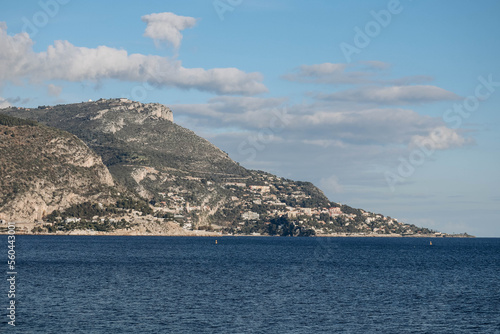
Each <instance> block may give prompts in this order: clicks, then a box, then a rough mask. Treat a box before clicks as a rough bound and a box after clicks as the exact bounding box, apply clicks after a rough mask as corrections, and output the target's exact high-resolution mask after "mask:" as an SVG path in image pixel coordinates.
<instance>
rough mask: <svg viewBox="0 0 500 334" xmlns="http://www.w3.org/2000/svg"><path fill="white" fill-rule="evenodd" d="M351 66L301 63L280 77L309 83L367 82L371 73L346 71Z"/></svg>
mask: <svg viewBox="0 0 500 334" xmlns="http://www.w3.org/2000/svg"><path fill="white" fill-rule="evenodd" d="M352 67H353V65H350V64H343V63H339V64H333V63H323V64H314V65H301V66H299V67H298V68H297V69H296V70H295V73H288V74H285V75H283V76H282V78H283V79H285V80H289V81H298V82H310V83H325V84H359V83H365V82H368V81H369V78H370V77H371V76H372V75H373V74H371V73H368V72H360V71H347V70H348V69H350V68H352Z"/></svg>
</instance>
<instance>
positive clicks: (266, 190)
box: [250, 186, 271, 193]
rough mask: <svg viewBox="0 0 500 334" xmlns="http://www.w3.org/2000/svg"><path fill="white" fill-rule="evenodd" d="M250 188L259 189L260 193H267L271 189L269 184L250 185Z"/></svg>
mask: <svg viewBox="0 0 500 334" xmlns="http://www.w3.org/2000/svg"><path fill="white" fill-rule="evenodd" d="M250 190H254V191H260V192H261V193H268V192H270V191H271V187H269V186H250Z"/></svg>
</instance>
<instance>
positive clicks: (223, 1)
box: [212, 0, 243, 21]
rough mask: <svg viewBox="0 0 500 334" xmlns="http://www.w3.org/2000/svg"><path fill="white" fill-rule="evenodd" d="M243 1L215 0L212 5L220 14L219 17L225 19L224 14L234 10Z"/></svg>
mask: <svg viewBox="0 0 500 334" xmlns="http://www.w3.org/2000/svg"><path fill="white" fill-rule="evenodd" d="M242 3H243V0H214V2H212V5H213V7H214V9H215V12H216V13H217V16H219V19H220V20H221V21H224V15H226V12H232V11H233V10H234V9H235V8H236V7H238V6H239V5H241V4H242Z"/></svg>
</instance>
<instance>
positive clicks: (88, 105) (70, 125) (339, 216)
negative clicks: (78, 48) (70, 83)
mask: <svg viewBox="0 0 500 334" xmlns="http://www.w3.org/2000/svg"><path fill="white" fill-rule="evenodd" d="M0 113H3V114H6V115H9V116H14V117H18V118H21V119H26V120H32V121H36V122H40V123H42V124H44V126H40V125H37V126H36V125H35V126H31V128H36V129H43V131H45V132H49V133H52V135H53V136H56V133H57V135H58V136H63V134H64V135H66V136H68V134H66V132H64V131H67V132H69V133H71V134H73V135H74V136H71V138H73V140H74V143H72V144H69V143H67V144H68V145H66V146H68V147H70V146H73V145H75V146H77V147H79V148H81V150H82V152H83V149H84V148H85V149H86V151H85V152H87V153H88V154H90V155H91V154H94V155H93V157H94V160H93V161H95V165H96V166H97V164H98V163H99V166H100V168H101V170H102V171H101V174H102V175H104V174H105V173H106V171H108V170H109V173H110V174H111V175H112V177H113V179H112V180H111V179H110V178H108V181H109V182H108V183H107V184H106V185H107V186H108V187H111V188H112V187H113V184H114V187H115V193H119V192H120V191H118V190H116V189H117V187H118V188H119V187H122V188H121V189H127V191H128V192H129V195H127V196H129V198H133V199H131V200H126V201H123V200H122V201H121V202H120V203H121V204H118V202H116V203H115V204H114V205H113V204H112V202H113V201H108V202H110V203H111V204H109V205H110V206H109V208H110V209H109V211H110V212H112V211H113V210H115V211H116V209H117V208H121V209H129V211H127V212H125V213H124V212H114V213H113V214H108V215H106V214H104V213H103V212H101V211H99V210H97V211H96V209H95V208H96V207H95V205H94V204H92V203H95V202H96V200H98V198H97V197H96V198H94V197H91V196H87V197H86V198H85V200H84V199H83V198H81V201H83V200H84V202H85V203H87V204H86V206H84V207H82V206H81V205H80V206H77V207H75V206H72V207H70V208H67V205H64V206H61V207H60V208H58V209H55V208H56V207H57V205H55V204H54V205H52V204H51V205H47V208H46V209H45V211H46V214H47V216H46V217H45V220H46V221H47V222H49V223H51V224H53V225H52V226H57V229H59V230H63V231H68V230H69V229H71V228H73V229H79V228H82V226H81V225H78V224H77V225H68V223H67V222H66V223H64V220H67V219H72V218H79V219H82V217H80V216H84V217H83V218H84V219H83V220H82V221H84V222H86V224H87V225H85V226H87V227H88V226H89V225H88V224H90V223H89V221H90V222H92V221H95V220H96V219H97V220H101V221H102V220H106V221H112V220H113V221H116V220H117V219H121V220H123V221H124V222H129V223H134V222H137V221H140V220H141V219H142V218H139V217H141V216H148V217H149V216H150V217H151V218H149V220H147V219H146V220H147V221H148V222H149V223H151V221H153V220H154V221H156V222H157V225H155V224H153V225H151V224H149V223H148V224H149V225H147V226H148V227H147V228H145V227H144V226H145V225H144V224H142V225H141V226H142V229H143V231H146V232H147V231H150V232H151V233H159V234H161V233H164V232H165V231H164V230H162V229H161V226H163V224H167V223H168V224H172V223H175V224H177V225H176V226H178V227H182V228H183V229H184V230H185V231H193V230H195V231H200V230H203V231H218V232H222V233H231V234H271V235H272V234H278V235H312V234H346V233H347V234H352V233H354V234H370V235H379V234H399V235H403V234H411V235H417V234H421V235H427V234H429V233H431V232H432V231H430V230H428V229H425V228H418V227H416V226H413V225H407V224H403V223H401V222H398V221H397V220H396V219H393V218H390V217H386V216H383V215H381V214H375V213H370V212H366V211H364V210H361V209H354V208H351V207H349V206H347V205H341V204H339V203H335V202H331V201H330V200H329V199H328V198H327V197H326V196H325V195H324V194H323V192H322V191H321V190H319V189H318V188H316V187H315V186H314V185H313V184H311V183H309V182H298V181H292V180H287V179H283V178H280V177H277V176H275V175H272V174H269V173H266V172H263V171H255V170H247V169H245V168H243V167H242V166H240V165H239V164H238V163H237V162H235V161H233V160H231V159H230V158H229V156H228V155H227V154H226V153H225V152H223V151H222V150H220V149H219V148H217V147H216V146H214V145H213V144H211V143H210V142H208V141H207V140H205V139H203V138H201V137H199V136H197V135H196V134H195V133H194V132H192V131H190V130H188V129H185V128H183V127H181V126H179V125H177V124H175V123H174V122H173V113H172V111H171V110H170V109H169V108H167V107H166V106H163V105H161V104H156V103H150V104H143V103H139V102H134V101H129V100H127V99H109V100H104V99H101V100H99V101H95V102H91V101H90V102H84V103H76V104H68V105H57V106H40V107H38V108H15V107H11V108H6V109H1V110H0ZM47 126H50V127H54V128H58V129H60V130H55V129H50V128H48V127H47ZM27 128H30V125H20V126H17V127H16V134H17V135H19V136H29V135H30V134H24V133H31V132H30V131H32V130H30V131H27V130H26V129H27ZM61 130H64V131H61ZM12 131H13V130H12ZM39 131H42V130H39ZM75 136H76V137H75ZM77 137H78V138H77ZM6 138H7V137H6ZM8 139H9V140H8V141H6V142H5V144H4V145H6V146H5V150H11V152H14V151H15V150H17V149H18V146H22V145H21V142H23V141H22V140H21V141H20V142H19V143H17V144H16V143H14V142H12V140H11V139H10V138H8ZM52 139H53V138H52ZM52 139H51V138H50V137H49V136H48V135H47V139H46V143H52V141H51V140H52ZM80 140H81V141H80ZM56 142H57V141H56ZM83 143H85V144H83ZM40 145H42V142H41V143H40ZM43 145H46V144H43ZM43 145H42V146H43ZM66 146H64V147H53V148H51V149H50V152H49V151H47V152H45V151H46V150H45V149H44V148H43V147H40V150H41V151H42V152H45V153H44V154H46V155H50V154H55V156H54V157H53V159H54V160H56V161H57V163H55V164H54V166H58V165H59V164H69V162H70V161H71V156H72V155H73V154H75V153H74V152H73V151H69V148H68V147H66ZM9 147H10V148H9ZM48 147H52V146H50V145H49V146H48ZM58 149H59V150H61V152H65V153H64V154H66V155H64V154H63V153H58V152H57V151H58ZM90 150H92V151H93V152H95V153H93V152H91V151H90ZM32 154H33V153H29V152H24V153H23V154H22V157H23V158H22V159H28V158H29V159H32V160H33V159H35V157H32ZM81 154H82V155H83V153H81ZM96 154H97V156H96ZM90 155H89V156H90ZM24 156H26V157H28V158H26V157H24ZM97 158H98V160H96V159H97ZM101 160H102V164H101ZM78 161H79V160H78ZM44 166H45V167H43V168H46V169H47V170H49V169H50V160H47V162H46V164H45V165H44ZM15 168H21V167H15ZM95 168H97V167H95ZM104 168H107V169H104ZM14 170H15V169H13V170H12V171H11V172H10V173H11V174H9V175H11V177H12V178H14V176H13V174H12V173H14ZM2 172H3V171H2ZM103 173H104V174H103ZM101 174H99V175H101ZM26 175H27V176H26V178H25V179H22V180H24V181H23V182H25V183H26V184H27V187H33V184H36V183H35V182H33V181H30V179H29V177H31V176H30V175H29V173H27V174H26ZM96 175H97V174H96ZM106 175H107V174H106ZM74 177H76V178H78V177H80V176H79V175H77V174H75V175H74ZM81 177H82V180H85V184H86V185H87V186H88V190H86V191H89V192H90V189H94V188H95V187H101V186H100V185H102V184H103V181H102V180H90V179H89V176H85V175H82V176H81ZM30 182H32V183H30ZM82 182H83V181H82ZM93 182H95V184H94V183H93ZM110 182H111V183H110ZM103 189H104V188H103ZM72 191H76V190H72ZM92 191H93V190H92ZM121 192H123V191H121ZM104 194H107V196H111V195H112V194H113V192H112V191H111V190H109V191H103V192H102V194H101V195H103V196H104ZM96 196H97V193H96ZM142 199H145V200H147V201H148V202H149V203H150V207H148V208H149V209H148V208H146V207H145V206H143V205H139V204H138V203H142V202H141V201H142ZM44 200H49V199H45V198H44ZM113 200H114V199H113ZM40 202H42V200H40ZM73 202H74V203H76V202H78V201H77V200H75V201H73ZM51 203H52V202H51ZM54 203H55V202H54ZM124 203H129V204H130V203H133V205H129V204H127V205H125V204H124ZM65 204H68V203H65ZM9 205H14V204H9ZM141 208H142V209H141ZM51 209H54V210H56V211H57V212H56V213H53V214H50V212H51V211H50V210H51ZM63 209H66V211H64V210H63ZM132 209H134V210H132ZM2 210H3V209H2ZM149 210H151V212H149ZM133 211H135V212H133ZM38 212H39V210H38ZM91 213H93V214H95V215H93V217H91ZM75 216H79V217H75ZM9 217H10V218H9V219H15V218H16V217H15V216H13V215H10V216H9ZM23 217H24V216H23ZM30 217H33V216H30ZM18 218H19V219H20V218H22V217H21V216H19V217H18ZM37 218H40V217H39V216H38V217H37ZM56 218H57V219H56ZM54 224H55V225H54ZM92 226H94V225H92ZM108 227H109V226H108ZM171 227H172V225H171ZM94 228H96V227H95V226H94ZM138 228H139V227H136V229H138ZM109 229H110V228H108V229H107V230H109ZM38 230H41V229H38ZM155 231H156V232H155Z"/></svg>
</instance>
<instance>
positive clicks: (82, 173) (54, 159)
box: [0, 115, 116, 221]
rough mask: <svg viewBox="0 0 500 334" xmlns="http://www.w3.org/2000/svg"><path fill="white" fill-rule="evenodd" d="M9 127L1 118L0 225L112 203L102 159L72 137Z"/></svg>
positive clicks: (112, 190)
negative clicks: (78, 206) (90, 203)
mask: <svg viewBox="0 0 500 334" xmlns="http://www.w3.org/2000/svg"><path fill="white" fill-rule="evenodd" d="M12 122H13V120H12V119H10V118H9V117H6V116H3V115H2V116H0V188H1V189H2V192H0V219H3V220H12V221H33V220H41V219H42V217H43V216H45V215H46V214H48V213H50V212H52V211H53V210H56V209H57V210H60V209H64V208H67V207H69V206H71V205H73V204H76V203H80V202H82V201H88V200H92V201H99V202H103V203H108V202H110V201H111V200H112V199H113V198H114V197H116V188H115V183H114V181H113V178H112V176H111V174H110V173H109V171H108V169H107V168H106V166H104V164H103V163H102V160H101V157H100V156H98V155H97V154H96V153H94V152H93V151H92V150H90V149H89V148H88V147H87V145H86V144H85V143H84V142H82V141H81V140H80V139H78V138H77V137H76V136H75V135H72V134H70V133H67V132H65V131H61V130H58V129H54V128H49V127H46V126H40V125H37V124H34V123H24V124H23V123H18V125H12ZM7 124H8V125H7Z"/></svg>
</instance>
